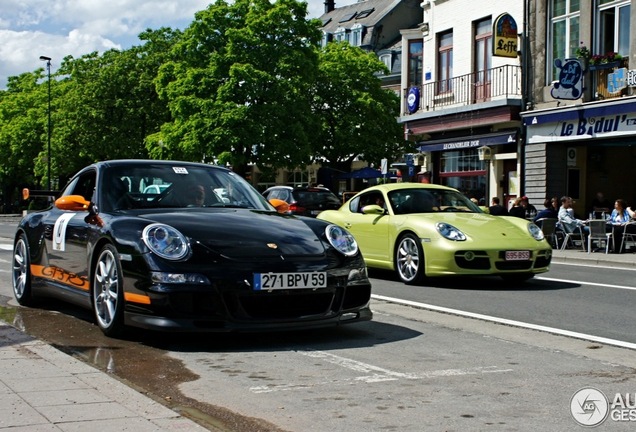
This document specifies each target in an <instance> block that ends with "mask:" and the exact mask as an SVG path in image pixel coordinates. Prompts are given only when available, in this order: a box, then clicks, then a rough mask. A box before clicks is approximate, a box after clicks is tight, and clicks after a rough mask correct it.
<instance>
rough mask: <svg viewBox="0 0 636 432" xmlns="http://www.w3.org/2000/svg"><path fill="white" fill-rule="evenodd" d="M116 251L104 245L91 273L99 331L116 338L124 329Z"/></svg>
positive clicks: (121, 290)
mask: <svg viewBox="0 0 636 432" xmlns="http://www.w3.org/2000/svg"><path fill="white" fill-rule="evenodd" d="M122 280H123V279H122V270H121V263H120V262H119V258H118V254H117V250H116V249H115V247H114V246H112V245H110V244H109V245H106V246H104V248H103V249H102V250H101V251H100V253H99V257H98V258H97V262H96V265H95V271H94V272H93V284H92V285H93V311H94V312H95V319H96V320H97V325H98V326H99V328H100V330H101V331H102V332H103V333H104V334H105V335H106V336H111V337H113V336H117V335H119V334H121V332H122V330H123V328H124V293H123V291H124V287H123V282H122Z"/></svg>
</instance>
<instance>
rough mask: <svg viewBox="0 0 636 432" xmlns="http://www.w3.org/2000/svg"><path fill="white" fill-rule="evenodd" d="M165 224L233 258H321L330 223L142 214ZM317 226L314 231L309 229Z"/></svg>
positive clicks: (245, 213)
mask: <svg viewBox="0 0 636 432" xmlns="http://www.w3.org/2000/svg"><path fill="white" fill-rule="evenodd" d="M139 216H140V217H142V218H144V219H148V220H152V221H155V222H161V223H165V224H167V225H170V226H172V227H174V228H176V229H178V230H179V231H180V232H181V233H182V234H183V235H185V236H186V237H189V238H190V240H191V242H192V243H193V244H194V243H199V244H201V245H202V246H204V247H206V248H208V249H211V250H212V251H214V252H216V253H219V254H221V255H224V256H227V257H231V258H246V257H248V256H250V257H253V258H256V257H259V256H260V257H273V256H276V257H281V256H282V257H284V256H301V255H302V256H312V255H313V256H318V255H323V254H324V253H325V248H324V246H323V243H322V240H321V238H320V237H322V233H323V232H324V227H325V226H327V223H324V222H322V221H321V222H322V223H321V224H320V226H318V224H317V221H315V220H311V222H309V221H307V220H306V219H305V218H300V217H294V216H286V215H281V214H278V213H276V212H266V211H259V210H248V209H208V208H201V209H199V208H196V209H187V210H183V209H180V210H179V211H178V212H165V213H164V212H162V213H158V212H157V213H147V214H141V215H139ZM309 223H311V225H312V226H314V229H316V231H314V229H312V228H311V227H310V225H309Z"/></svg>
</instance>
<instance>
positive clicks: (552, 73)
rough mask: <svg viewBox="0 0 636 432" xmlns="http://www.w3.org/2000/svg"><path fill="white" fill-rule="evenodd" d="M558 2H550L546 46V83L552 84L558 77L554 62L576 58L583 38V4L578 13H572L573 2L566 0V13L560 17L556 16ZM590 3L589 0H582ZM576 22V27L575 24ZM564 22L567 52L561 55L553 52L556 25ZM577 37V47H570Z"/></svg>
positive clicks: (552, 0) (553, 0)
mask: <svg viewBox="0 0 636 432" xmlns="http://www.w3.org/2000/svg"><path fill="white" fill-rule="evenodd" d="M555 1H558V0H550V2H549V5H548V13H549V16H548V43H547V44H546V48H547V49H546V82H547V83H548V84H550V83H551V82H552V81H554V79H555V78H556V76H557V70H556V68H555V66H554V60H555V59H557V58H560V59H561V60H565V59H566V58H571V57H574V52H575V51H576V49H577V48H578V47H579V43H580V38H581V30H580V27H579V26H580V22H581V2H579V9H578V10H576V11H570V6H571V1H572V0H565V13H564V14H563V15H559V16H558V17H555V16H554V2H555ZM581 1H588V0H581ZM575 21H576V25H574V22H575ZM560 22H564V23H565V32H564V33H565V34H564V35H563V40H564V42H565V46H564V47H565V51H563V52H560V53H556V56H555V53H554V52H553V51H552V47H553V45H554V38H555V35H554V34H553V32H554V25H555V24H556V23H560ZM573 28H576V31H577V34H576V35H573V34H572V33H573V31H574V30H573ZM573 36H576V41H577V42H576V44H575V46H569V45H570V41H571V40H572V37H573Z"/></svg>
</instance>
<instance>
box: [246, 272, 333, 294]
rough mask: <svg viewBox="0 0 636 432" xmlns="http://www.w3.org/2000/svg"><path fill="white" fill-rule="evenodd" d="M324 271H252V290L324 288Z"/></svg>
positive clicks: (325, 275)
mask: <svg viewBox="0 0 636 432" xmlns="http://www.w3.org/2000/svg"><path fill="white" fill-rule="evenodd" d="M326 286H327V273H326V272H299V273H254V290H255V291H261V290H262V291H269V290H281V289H299V288H312V289H313V288H325V287H326Z"/></svg>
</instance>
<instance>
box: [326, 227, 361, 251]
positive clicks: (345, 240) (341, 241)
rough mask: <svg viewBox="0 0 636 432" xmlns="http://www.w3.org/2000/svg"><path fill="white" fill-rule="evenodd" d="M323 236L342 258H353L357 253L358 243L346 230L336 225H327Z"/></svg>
mask: <svg viewBox="0 0 636 432" xmlns="http://www.w3.org/2000/svg"><path fill="white" fill-rule="evenodd" d="M325 236H326V237H327V240H328V241H329V243H330V244H331V246H333V247H334V248H336V249H337V250H338V252H340V253H341V254H343V255H344V256H353V255H355V254H357V253H358V243H357V242H356V240H355V239H354V238H353V236H352V235H351V234H349V231H347V230H346V229H344V228H341V227H339V226H338V225H328V226H327V228H325Z"/></svg>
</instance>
